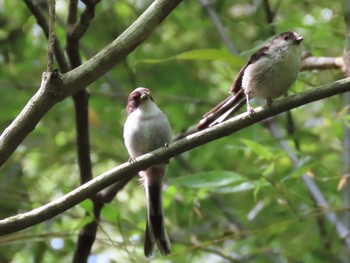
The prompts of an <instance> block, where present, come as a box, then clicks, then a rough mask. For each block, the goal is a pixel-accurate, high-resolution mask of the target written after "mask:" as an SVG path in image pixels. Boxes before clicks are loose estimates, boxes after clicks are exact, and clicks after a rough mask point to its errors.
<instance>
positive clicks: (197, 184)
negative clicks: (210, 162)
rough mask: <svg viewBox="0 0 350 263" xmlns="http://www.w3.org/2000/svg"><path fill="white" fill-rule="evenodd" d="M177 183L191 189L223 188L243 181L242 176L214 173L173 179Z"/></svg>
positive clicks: (224, 172) (222, 172) (226, 172)
mask: <svg viewBox="0 0 350 263" xmlns="http://www.w3.org/2000/svg"><path fill="white" fill-rule="evenodd" d="M173 180H174V182H175V183H178V184H180V185H184V186H187V187H190V188H202V187H208V188H211V187H221V186H224V185H228V184H231V183H234V182H238V181H241V180H242V176H241V175H239V174H237V173H234V172H229V171H213V172H204V173H197V174H194V175H191V176H181V177H178V178H176V179H173Z"/></svg>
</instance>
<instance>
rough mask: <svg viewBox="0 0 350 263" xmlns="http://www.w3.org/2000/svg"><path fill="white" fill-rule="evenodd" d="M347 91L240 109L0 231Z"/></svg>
mask: <svg viewBox="0 0 350 263" xmlns="http://www.w3.org/2000/svg"><path fill="white" fill-rule="evenodd" d="M348 91H350V78H346V79H342V80H339V81H336V82H333V83H330V84H327V85H324V86H321V87H319V88H315V89H312V90H308V91H306V92H304V93H301V94H295V95H292V96H289V97H286V98H283V99H280V100H277V101H275V102H274V103H273V104H272V105H271V107H270V108H262V107H258V108H257V109H255V112H256V113H255V114H254V115H253V116H251V117H250V116H249V115H248V114H247V113H243V114H241V115H239V116H236V117H234V118H232V119H230V120H227V121H225V122H223V123H222V124H220V125H217V126H214V127H211V128H208V129H205V130H203V131H199V132H197V133H195V134H192V135H189V136H187V137H185V138H183V139H181V140H179V141H176V142H174V143H172V144H171V145H170V146H169V147H168V148H161V149H158V150H155V151H153V152H151V153H148V154H145V155H143V156H140V157H139V158H137V161H136V162H134V163H125V164H122V165H120V166H118V167H116V168H114V169H111V170H109V171H107V172H105V173H103V174H102V175H100V176H98V177H96V178H94V179H92V180H91V181H89V182H87V183H85V184H84V185H82V186H80V187H78V188H76V189H75V190H73V191H71V192H70V193H68V194H66V195H65V196H63V197H61V198H58V199H56V200H54V201H52V202H51V203H49V204H46V205H44V206H41V207H39V208H37V209H34V210H33V211H30V212H27V213H23V214H18V215H16V216H12V217H9V218H6V219H4V220H1V221H0V235H5V234H9V233H13V232H16V231H19V230H22V229H25V228H28V227H30V226H33V225H36V224H38V223H41V222H43V221H45V220H48V219H51V218H53V217H54V216H56V215H58V214H60V213H62V212H64V211H66V210H68V209H69V208H71V207H73V206H75V205H77V204H79V203H80V202H81V201H83V200H85V199H86V198H89V197H91V196H92V195H94V194H95V193H97V192H99V191H101V190H102V189H104V188H106V187H108V186H109V185H112V184H114V183H122V182H124V183H125V181H128V180H130V179H131V178H132V177H133V175H135V174H136V173H137V172H138V171H140V170H142V169H145V168H146V167H149V166H151V165H154V164H156V163H159V162H162V161H164V160H168V159H170V158H171V157H174V156H176V155H179V154H181V153H183V152H186V151H189V150H191V149H194V148H196V147H199V146H200V145H203V144H205V143H208V142H210V141H213V140H217V139H219V138H221V137H224V136H228V135H230V134H232V133H234V132H237V131H239V130H241V129H243V128H245V127H248V126H250V125H252V124H254V123H257V122H259V121H261V120H263V119H267V118H269V117H271V116H274V115H276V114H279V113H282V112H284V111H288V110H291V109H293V108H296V107H299V106H302V105H305V104H307V103H310V102H314V101H317V100H321V99H324V98H327V97H330V96H334V95H337V94H340V93H343V92H348Z"/></svg>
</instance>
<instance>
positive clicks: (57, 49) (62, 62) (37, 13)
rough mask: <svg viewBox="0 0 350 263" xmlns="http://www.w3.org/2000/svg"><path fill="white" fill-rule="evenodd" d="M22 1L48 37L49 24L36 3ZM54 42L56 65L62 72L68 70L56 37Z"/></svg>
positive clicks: (26, 0) (68, 67)
mask: <svg viewBox="0 0 350 263" xmlns="http://www.w3.org/2000/svg"><path fill="white" fill-rule="evenodd" d="M23 1H24V3H25V4H26V5H27V7H28V9H29V10H30V12H31V13H32V14H33V16H34V17H35V19H36V20H37V23H38V25H39V26H40V27H41V29H42V30H43V32H44V34H45V36H46V38H48V37H49V25H48V23H47V21H46V18H45V16H44V14H43V13H42V12H41V10H40V8H39V7H38V6H37V5H35V4H34V3H33V2H32V0H23ZM54 42H55V44H54V50H55V57H56V60H57V63H58V65H59V68H60V72H63V73H65V72H68V71H69V70H70V65H69V63H68V61H67V59H66V57H65V55H64V52H63V49H62V47H61V44H60V42H59V41H58V39H57V38H55V39H54Z"/></svg>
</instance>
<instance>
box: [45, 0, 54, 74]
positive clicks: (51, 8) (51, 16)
mask: <svg viewBox="0 0 350 263" xmlns="http://www.w3.org/2000/svg"><path fill="white" fill-rule="evenodd" d="M47 3H48V6H49V36H48V38H49V43H48V48H47V72H52V71H53V55H54V48H55V20H56V7H55V5H56V3H55V0H48V1H47Z"/></svg>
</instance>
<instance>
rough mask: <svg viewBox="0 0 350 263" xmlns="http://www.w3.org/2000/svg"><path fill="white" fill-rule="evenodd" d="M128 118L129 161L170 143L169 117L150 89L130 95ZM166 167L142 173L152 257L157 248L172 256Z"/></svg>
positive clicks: (148, 249) (146, 249) (148, 247)
mask: <svg viewBox="0 0 350 263" xmlns="http://www.w3.org/2000/svg"><path fill="white" fill-rule="evenodd" d="M126 112H127V114H128V118H127V120H126V122H125V124H124V143H125V146H126V148H127V150H128V152H129V155H130V160H134V159H135V158H136V157H138V156H140V155H143V154H145V153H148V152H151V151H153V150H155V149H158V148H160V147H164V146H167V145H168V144H169V143H170V142H171V128H170V124H169V122H168V119H167V117H166V116H165V115H164V114H163V112H162V111H161V110H160V109H159V108H158V106H157V105H156V104H155V102H154V100H153V98H152V96H151V92H150V90H149V89H147V88H137V89H135V90H134V91H133V92H131V93H130V95H129V98H128V104H127V106H126ZM165 167H166V164H165V163H160V164H157V165H153V166H151V167H149V168H147V169H145V170H143V171H140V172H139V175H140V180H141V181H142V182H143V184H144V187H145V192H146V206H147V223H146V233H145V244H144V253H145V256H147V257H148V256H151V255H152V252H153V249H154V245H155V244H157V247H158V249H159V251H160V252H161V254H162V255H166V254H169V253H170V250H171V246H170V241H169V238H168V235H167V232H166V230H165V223H164V216H163V189H162V186H163V177H164V172H165Z"/></svg>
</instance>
